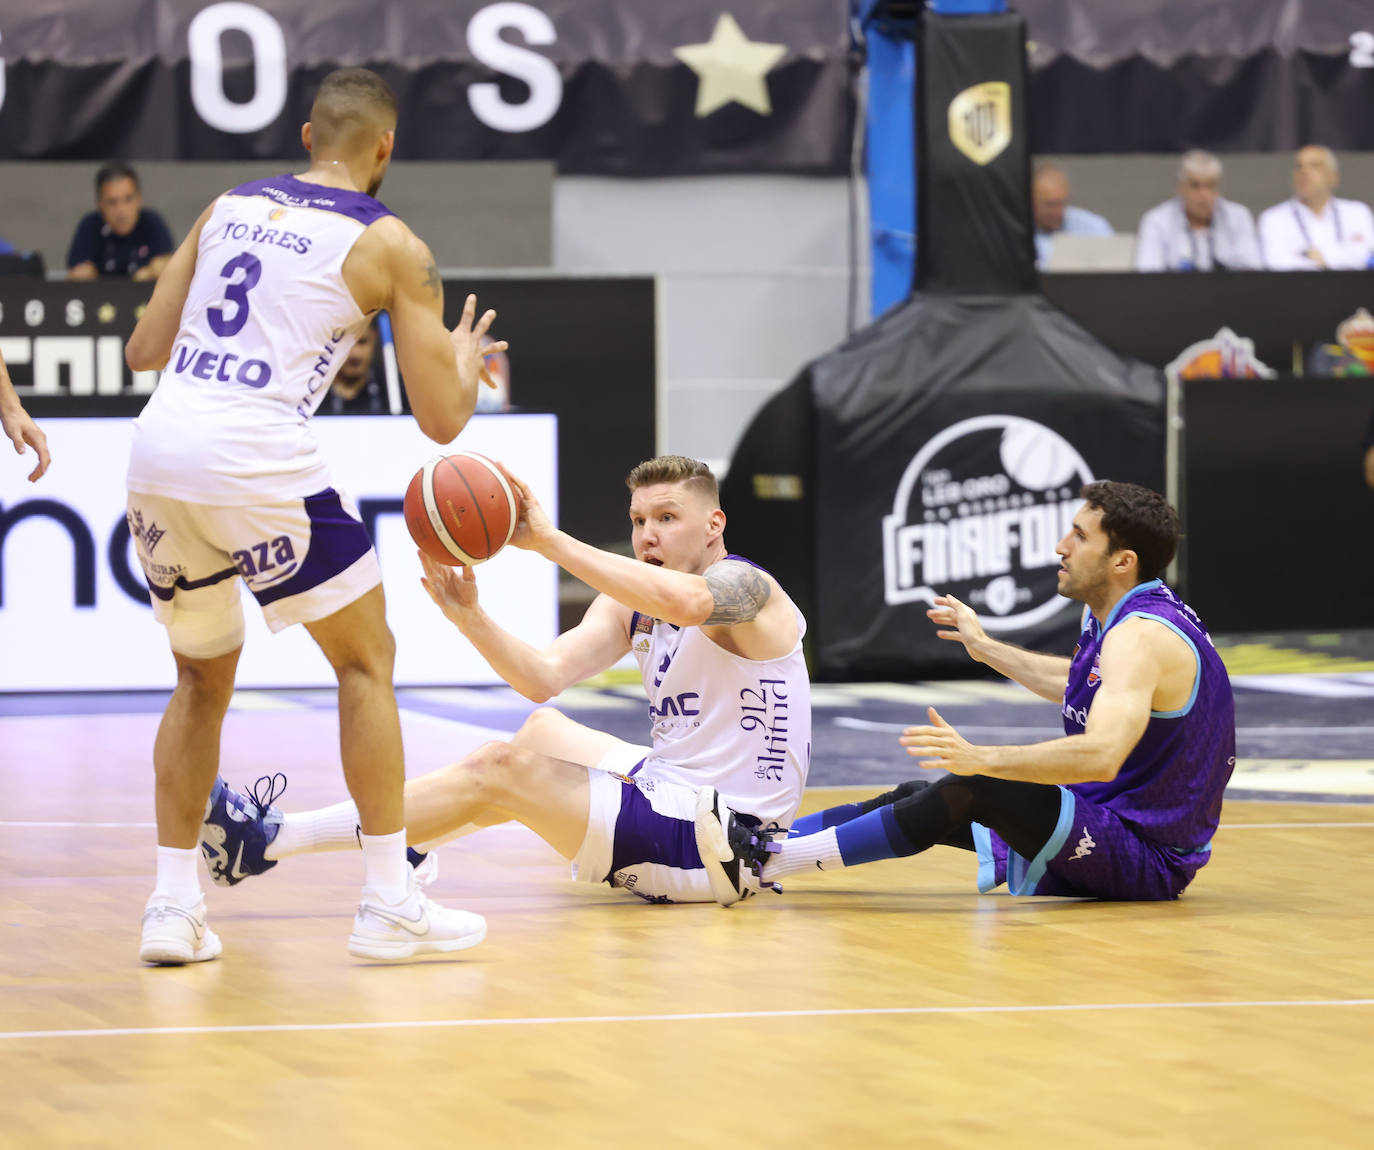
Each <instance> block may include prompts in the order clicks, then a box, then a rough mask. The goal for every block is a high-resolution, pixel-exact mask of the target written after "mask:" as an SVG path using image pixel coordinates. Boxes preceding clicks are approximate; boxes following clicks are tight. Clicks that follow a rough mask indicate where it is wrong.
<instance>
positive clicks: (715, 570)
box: [705, 559, 776, 627]
mask: <svg viewBox="0 0 1374 1150" xmlns="http://www.w3.org/2000/svg"><path fill="white" fill-rule="evenodd" d="M705 579H706V586H707V587H709V588H710V590H711V599H712V602H713V606H712V608H711V615H710V618H708V619H707V620H706V624H705V625H706V626H708V627H711V626H716V625H719V624H736V623H749V622H751V621H753V620H754V619H756V618H758V615H759V612H760V611H762V610H763V609H764V607H766V606H767V604H768V600H769V599H770V598H772V596H773V590H774V587H775V586H776V584H775V583H774V582H773V580H772V579H771V578H770V577H769V576H768V574H767V573H766V572H764V571H762V570H760V569H759V568H757V567H755V566H754V565H753V564H752V563H745V562H744V561H743V560H741V559H720V560H717V561H716V562H715V563H712V564H711V566H709V567H708V568H706V571H705Z"/></svg>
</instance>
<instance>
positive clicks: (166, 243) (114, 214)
mask: <svg viewBox="0 0 1374 1150" xmlns="http://www.w3.org/2000/svg"><path fill="white" fill-rule="evenodd" d="M95 204H96V210H95V211H93V212H87V213H86V214H85V215H84V216H82V217H81V222H80V223H78V224H77V225H76V231H75V233H74V234H73V235H72V242H71V246H70V247H69V248H68V249H67V278H68V279H69V280H93V279H97V278H100V277H107V276H108V277H115V276H122V277H127V278H129V279H135V280H155V279H157V277H158V276H159V275H161V274H162V269H163V268H165V267H166V266H167V263H168V261H169V260H170V259H171V258H172V252H173V251H174V250H175V248H176V245H175V244H174V243H173V242H172V233H171V231H170V230H168V227H167V223H166V221H165V220H164V219H163V218H162V217H161V216H160V215H159V214H158V213H157V212H155V211H153V209H152V208H145V207H144V206H143V192H142V189H141V188H140V187H139V183H138V174H137V173H136V172H135V171H134V170H133V168H131V167H130V166H129V165H128V164H106V165H105V166H104V167H103V168H101V169H100V171H98V172H97V173H96V176H95Z"/></svg>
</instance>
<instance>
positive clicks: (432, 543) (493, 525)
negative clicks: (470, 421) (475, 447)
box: [405, 451, 520, 567]
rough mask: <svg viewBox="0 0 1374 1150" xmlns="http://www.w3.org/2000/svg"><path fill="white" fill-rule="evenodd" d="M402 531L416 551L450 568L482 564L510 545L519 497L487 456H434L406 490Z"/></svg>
mask: <svg viewBox="0 0 1374 1150" xmlns="http://www.w3.org/2000/svg"><path fill="white" fill-rule="evenodd" d="M405 517H406V526H407V527H408V528H409V529H410V536H411V538H412V539H414V540H415V542H416V543H417V544H418V545H419V547H420V550H421V551H423V552H424V553H425V554H426V555H428V556H429V557H430V558H431V559H433V560H435V561H436V562H438V563H443V564H446V565H447V566H449V567H473V566H476V565H477V564H478V563H485V562H486V561H487V560H488V559H490V558H491V557H492V556H493V555H495V554H496V553H497V552H498V551H500V550H501V548H502V547H504V546H505V545H506V544H507V543H509V542H510V537H511V535H512V534H513V533H514V532H515V523H516V520H518V519H519V518H520V497H519V496H518V495H517V494H516V493H515V489H514V488H513V487H512V486H511V485H510V481H509V480H508V479H507V478H506V477H505V476H504V475H503V474H502V473H501V469H500V468H499V467H497V466H496V464H495V463H493V462H492V461H491V460H490V459H488V458H487V457H486V456H485V455H479V454H477V452H475V451H459V452H455V453H454V454H453V455H440V456H436V457H435V458H434V459H431V460H430V461H429V462H428V463H426V464H425V465H424V466H423V467H422V468H420V470H419V471H417V472H416V473H415V477H414V478H413V479H411V481H410V486H409V487H407V488H406V498H405Z"/></svg>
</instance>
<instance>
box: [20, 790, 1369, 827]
mask: <svg viewBox="0 0 1374 1150" xmlns="http://www.w3.org/2000/svg"><path fill="white" fill-rule="evenodd" d="M875 785H881V784H875ZM855 789H856V788H855V787H854V785H853V784H850V783H846V784H844V785H835V786H816V787H808V788H807V790H811V791H852V790H855ZM1313 805H1324V804H1313ZM0 827H10V828H12V829H15V830H33V829H42V828H48V827H58V828H69V829H74V830H83V831H84V830H96V829H101V828H110V829H115V830H151V829H155V828H156V827H157V823H77V822H71V823H57V822H25V821H24V820H22V819H13V820H12V819H0ZM1304 827H1374V819H1370V820H1369V821H1368V822H1362V823H1359V822H1356V823H1337V822H1319V821H1313V822H1310V823H1222V824H1221V825H1220V827H1218V828H1217V829H1218V830H1223V831H1274V830H1294V829H1296V830H1301V829H1303V828H1304Z"/></svg>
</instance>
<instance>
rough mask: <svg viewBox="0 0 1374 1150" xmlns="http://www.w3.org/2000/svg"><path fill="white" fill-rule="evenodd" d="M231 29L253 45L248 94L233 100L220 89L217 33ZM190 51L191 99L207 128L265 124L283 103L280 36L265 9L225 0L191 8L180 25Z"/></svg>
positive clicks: (234, 129)
mask: <svg viewBox="0 0 1374 1150" xmlns="http://www.w3.org/2000/svg"><path fill="white" fill-rule="evenodd" d="M230 29H233V30H234V31H237V32H242V33H243V34H244V35H246V36H247V37H248V39H249V40H250V41H251V42H252V45H253V98H252V99H251V100H249V101H248V102H247V103H246V104H236V103H234V101H232V100H230V99H229V98H228V97H227V96H226V95H225V94H224V53H223V50H222V48H221V37H223V35H224V33H225V32H227V31H229V30H230ZM186 46H187V49H188V50H189V52H190V57H191V103H192V104H194V105H195V108H196V112H197V113H199V115H200V118H201V119H202V120H204V121H205V122H206V123H207V124H209V125H210V127H212V128H218V129H219V130H220V131H221V132H234V133H237V134H240V135H242V134H244V133H246V132H256V131H258V130H259V129H261V128H265V127H267V125H268V124H270V123H271V122H272V121H273V120H275V119H276V118H277V117H278V116H280V115H281V113H282V109H283V108H285V107H286V36H285V35H284V34H283V32H282V30H281V25H280V24H278V23H277V21H276V18H275V17H273V16H272V15H271V14H270V13H267V12H264V11H263V10H262V9H261V8H259V7H257V6H256V5H254V4H244V3H240V2H239V0H228V2H226V3H222V4H211V5H210V6H209V7H208V8H203V9H201V11H199V12H198V13H196V16H195V18H194V19H193V20H192V21H191V26H190V28H188V29H187V31H186Z"/></svg>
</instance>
